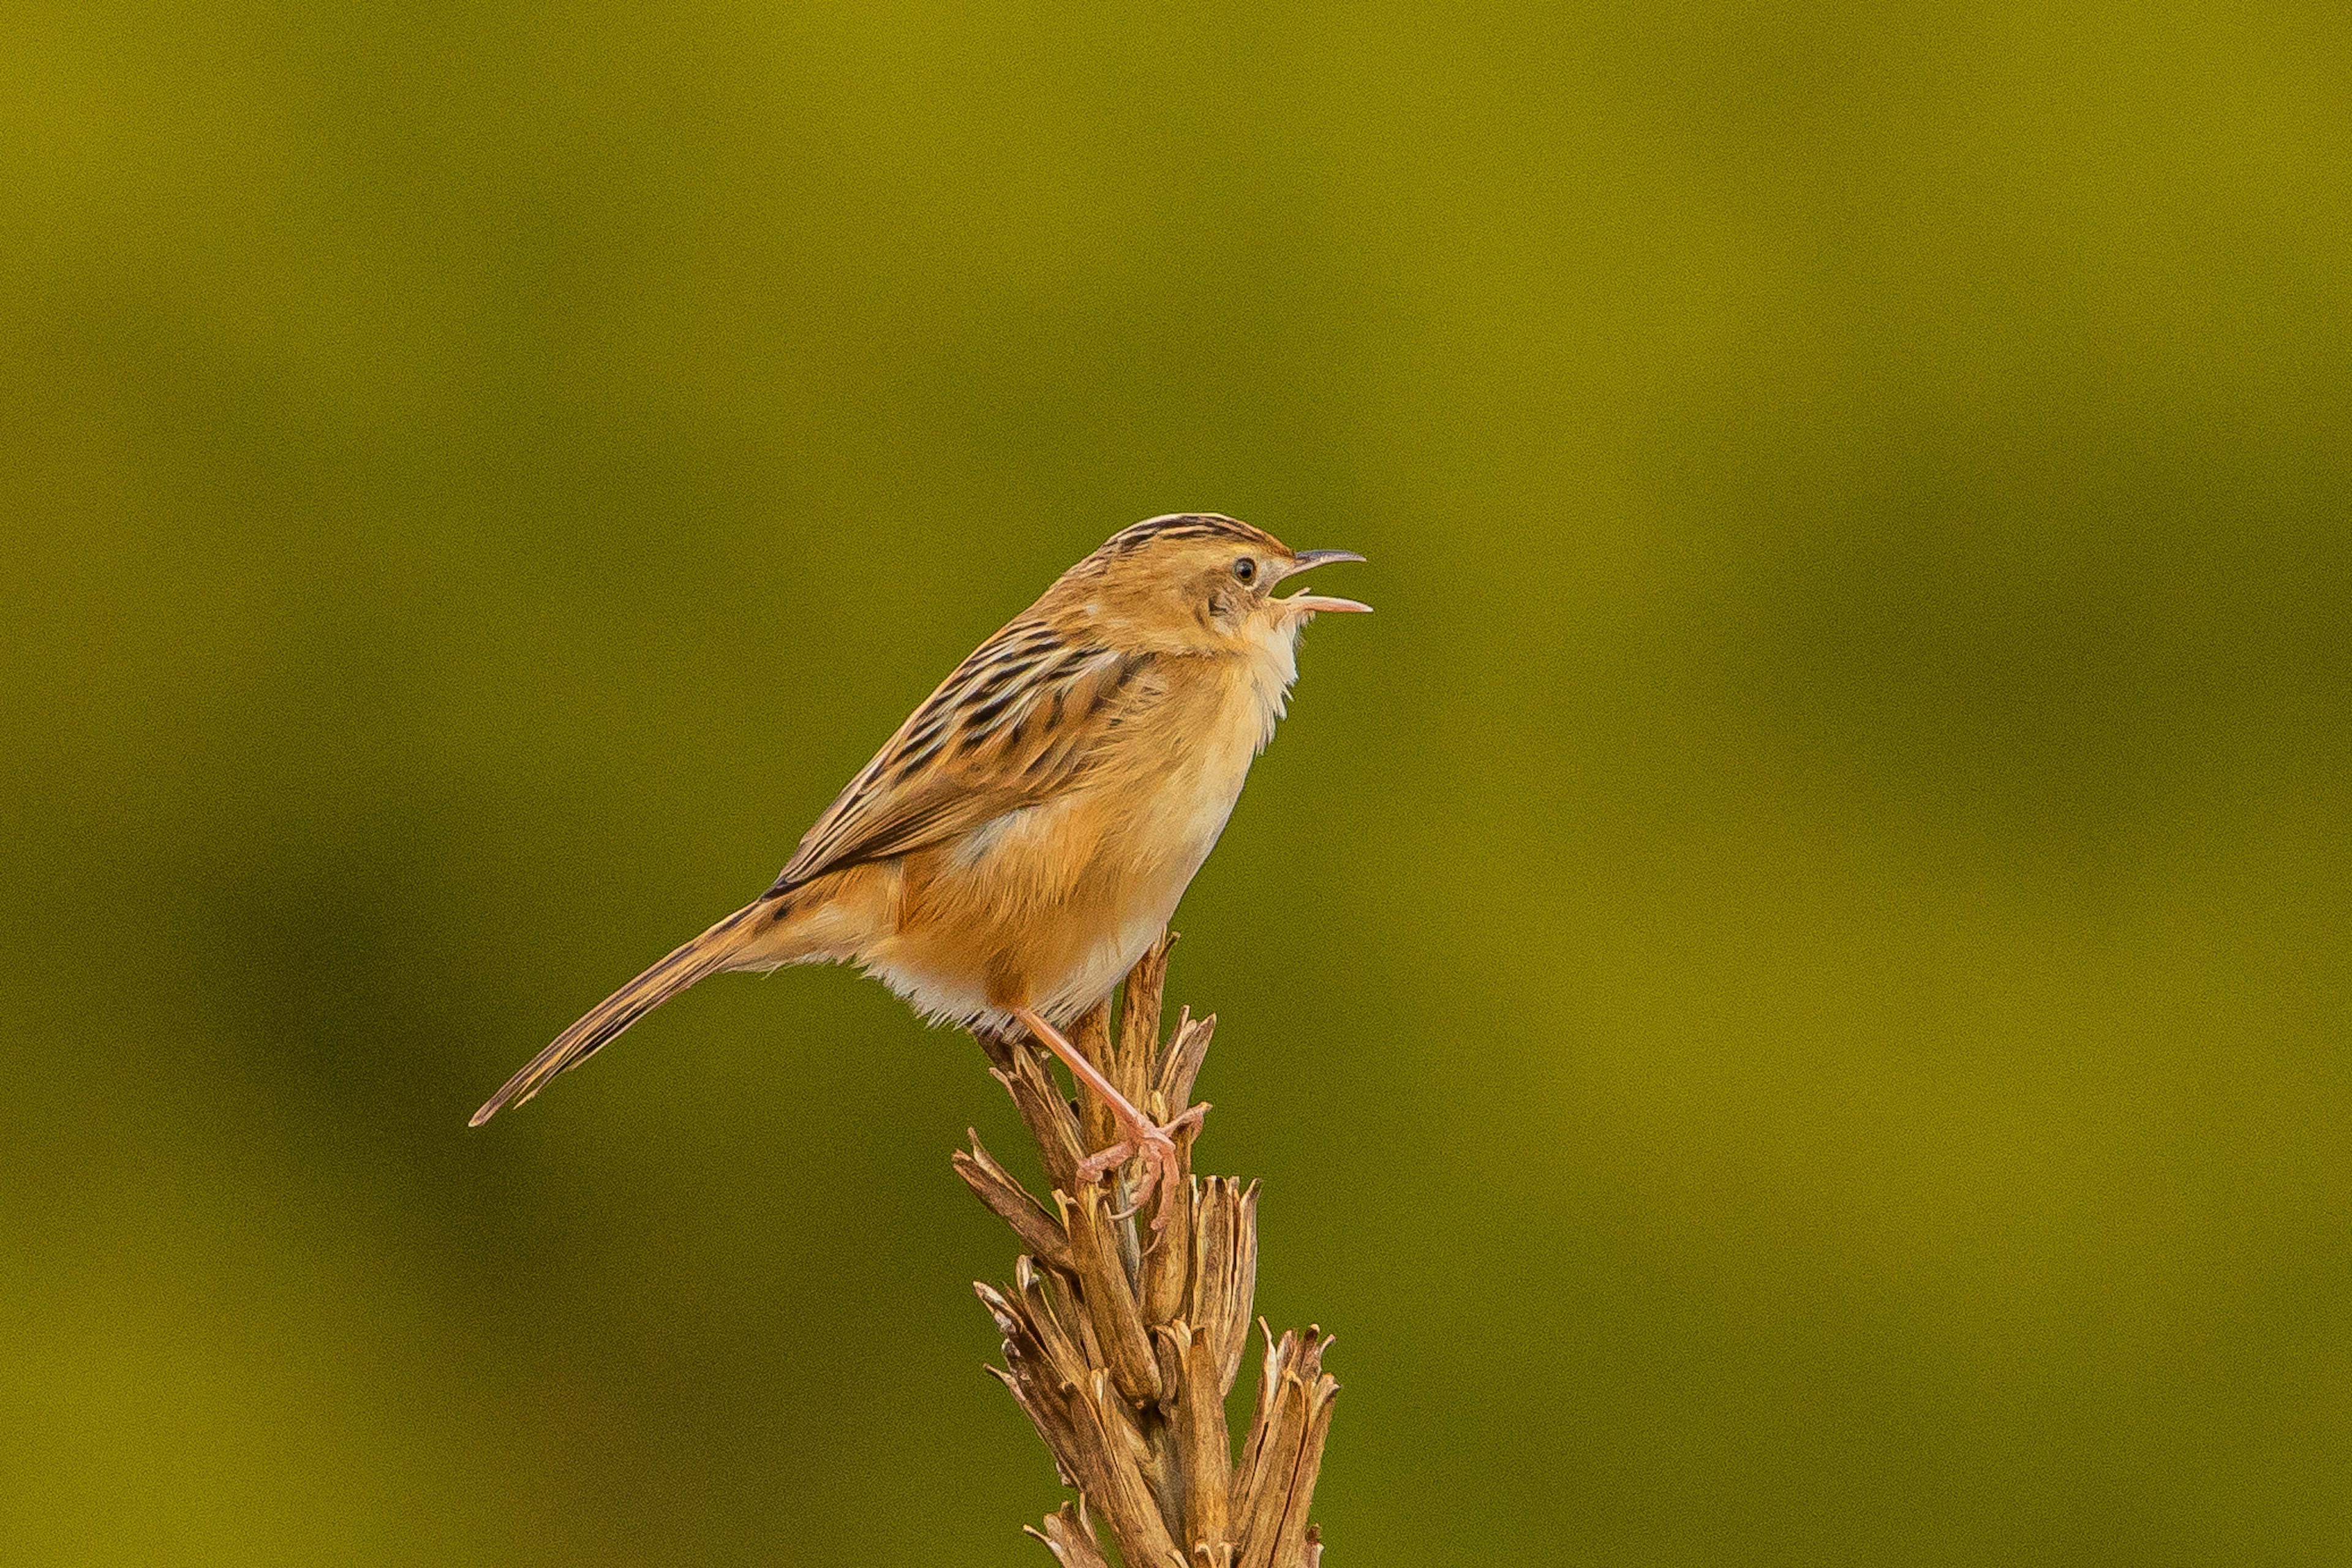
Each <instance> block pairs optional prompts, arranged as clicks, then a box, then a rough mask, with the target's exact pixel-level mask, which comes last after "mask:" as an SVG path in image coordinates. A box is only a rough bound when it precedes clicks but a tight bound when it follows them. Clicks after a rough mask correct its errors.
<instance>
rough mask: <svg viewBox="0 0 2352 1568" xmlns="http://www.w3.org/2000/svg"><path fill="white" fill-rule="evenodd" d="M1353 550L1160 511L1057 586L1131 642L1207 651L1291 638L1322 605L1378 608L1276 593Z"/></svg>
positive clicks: (1348, 557) (1069, 603)
mask: <svg viewBox="0 0 2352 1568" xmlns="http://www.w3.org/2000/svg"><path fill="white" fill-rule="evenodd" d="M1362 559H1363V557H1362V556H1360V555H1358V554H1356V553H1355V552H1353V551H1349V550H1293V549H1291V548H1290V547H1289V546H1288V545H1286V544H1285V543H1283V542H1282V541H1280V540H1279V539H1276V537H1275V536H1274V535H1272V534H1270V533H1268V532H1266V531H1265V530H1264V529H1258V528H1252V527H1251V526H1250V525H1249V524H1248V523H1245V522H1240V521H1235V520H1234V519H1233V518H1230V517H1219V516H1216V515H1214V514H1213V513H1206V512H1183V513H1177V514H1174V515H1171V516H1168V517H1155V518H1151V519H1150V520H1149V521H1143V522H1139V523H1137V524H1136V525H1135V526H1134V527H1132V528H1128V529H1122V530H1121V531H1119V532H1118V533H1116V534H1114V535H1112V536H1111V538H1110V540H1109V541H1108V542H1106V543H1105V544H1104V545H1103V547H1102V548H1101V549H1100V550H1097V551H1096V552H1094V553H1093V554H1092V555H1089V556H1087V558H1086V559H1085V560H1084V561H1081V562H1080V563H1078V564H1077V565H1076V566H1074V567H1072V568H1071V569H1070V571H1069V572H1068V573H1067V574H1066V575H1065V576H1064V577H1063V579H1062V581H1061V582H1060V583H1058V584H1055V596H1057V597H1059V596H1061V595H1065V594H1066V595H1068V598H1067V599H1066V601H1065V603H1066V607H1068V608H1071V609H1078V610H1081V611H1082V612H1084V613H1087V614H1089V616H1090V618H1094V619H1096V620H1097V624H1098V625H1099V626H1102V627H1103V629H1104V630H1106V631H1108V632H1109V633H1110V634H1111V636H1112V637H1114V638H1115V639H1116V640H1118V641H1119V642H1121V643H1123V644H1126V645H1127V646H1131V647H1165V648H1168V649H1170V650H1171V651H1191V652H1205V651H1215V650H1218V649H1220V648H1228V647H1230V648H1233V649H1242V648H1246V647H1251V646H1253V645H1263V644H1265V643H1269V642H1274V641H1276V640H1279V641H1280V642H1282V643H1284V644H1287V643H1288V642H1289V641H1290V640H1291V639H1292V638H1294V637H1297V634H1298V630H1299V628H1300V627H1301V626H1305V625H1306V624H1307V622H1308V621H1309V620H1311V619H1313V618H1314V616H1315V615H1316V613H1317V612H1318V611H1322V610H1328V611H1334V612H1339V611H1348V612H1353V613H1357V614H1368V613H1370V609H1371V606H1370V605H1360V604H1358V603H1357V602H1356V601H1355V600H1353V599H1335V598H1330V597H1327V596H1326V595H1320V594H1307V593H1294V594H1290V595H1276V593H1275V588H1276V585H1277V584H1281V583H1283V582H1285V581H1286V580H1288V579H1289V578H1292V577H1295V576H1297V574H1299V573H1301V572H1305V571H1307V570H1308V569H1310V568H1312V567H1316V566H1322V565H1326V564H1328V563H1331V562H1334V561H1361V560H1362Z"/></svg>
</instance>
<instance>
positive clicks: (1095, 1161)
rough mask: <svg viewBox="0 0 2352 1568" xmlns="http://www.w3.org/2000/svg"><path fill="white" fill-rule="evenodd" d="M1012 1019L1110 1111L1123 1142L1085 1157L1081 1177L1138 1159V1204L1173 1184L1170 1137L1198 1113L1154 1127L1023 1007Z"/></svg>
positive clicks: (1096, 1176)
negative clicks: (1170, 1181) (1168, 1181)
mask: <svg viewBox="0 0 2352 1568" xmlns="http://www.w3.org/2000/svg"><path fill="white" fill-rule="evenodd" d="M1013 1016H1014V1017H1016V1018H1018V1019H1020V1020H1021V1022H1022V1023H1023V1024H1024V1025H1025V1026H1027V1027H1028V1030H1029V1032H1030V1033H1031V1034H1033V1035H1034V1036H1036V1037H1037V1038H1038V1039H1039V1040H1040V1041H1042V1042H1043V1043H1044V1044H1045V1047H1046V1048H1047V1049H1049V1050H1051V1051H1052V1052H1053V1053H1054V1054H1055V1056H1057V1057H1059V1058H1062V1060H1063V1062H1064V1063H1065V1064H1066V1065H1067V1066H1068V1068H1069V1069H1070V1072H1071V1074H1072V1076H1074V1077H1075V1078H1076V1079H1077V1080H1078V1081H1079V1082H1080V1083H1082V1084H1084V1085H1085V1086H1086V1087H1087V1088H1088V1089H1093V1090H1094V1091H1095V1093H1096V1094H1097V1095H1098V1096H1100V1097H1101V1099H1102V1102H1103V1103H1104V1104H1105V1105H1108V1106H1109V1107H1110V1113H1111V1116H1112V1118H1113V1119H1114V1120H1115V1121H1117V1123H1118V1136H1119V1137H1120V1139H1121V1140H1123V1142H1117V1143H1114V1144H1112V1145H1111V1146H1110V1147H1109V1148H1108V1149H1105V1150H1104V1151H1103V1152H1101V1153H1099V1154H1090V1155H1088V1156H1087V1159H1086V1161H1085V1162H1084V1163H1081V1164H1080V1165H1079V1166H1078V1174H1079V1176H1080V1177H1081V1178H1083V1179H1084V1180H1087V1181H1090V1182H1091V1181H1100V1180H1102V1179H1103V1178H1104V1177H1106V1176H1108V1174H1109V1173H1111V1172H1113V1171H1115V1170H1117V1169H1118V1167H1119V1166H1121V1165H1123V1164H1125V1163H1127V1162H1128V1161H1129V1160H1131V1159H1133V1158H1135V1157H1137V1156H1138V1155H1140V1156H1141V1157H1142V1159H1143V1183H1142V1185H1140V1186H1139V1187H1138V1188H1137V1189H1136V1193H1135V1201H1136V1202H1137V1203H1138V1204H1143V1203H1147V1202H1149V1201H1150V1198H1151V1194H1153V1193H1154V1192H1155V1191H1157V1190H1158V1189H1159V1187H1160V1181H1161V1179H1162V1178H1163V1177H1168V1178H1171V1179H1172V1176H1173V1173H1174V1171H1175V1168H1176V1141H1175V1140H1174V1139H1173V1138H1171V1136H1170V1135H1169V1134H1170V1133H1171V1131H1174V1130H1175V1129H1176V1128H1178V1127H1180V1126H1181V1125H1183V1123H1184V1122H1185V1121H1187V1120H1192V1121H1197V1120H1198V1119H1199V1117H1200V1110H1188V1111H1186V1112H1185V1113H1184V1114H1183V1115H1182V1116H1180V1117H1178V1118H1177V1119H1176V1120H1175V1121H1171V1122H1170V1123H1169V1124H1168V1125H1167V1126H1166V1127H1158V1126H1154V1125H1153V1124H1152V1121H1151V1119H1150V1117H1148V1116H1146V1115H1144V1114H1143V1112H1141V1111H1140V1110H1137V1109H1136V1108H1135V1107H1134V1106H1133V1105H1132V1104H1130V1103H1129V1100H1128V1098H1127V1096H1125V1095H1123V1094H1121V1093H1119V1091H1118V1088H1117V1087H1116V1086H1114V1085H1113V1084H1112V1083H1111V1081H1110V1079H1107V1078H1105V1077H1104V1076H1103V1074H1102V1069H1101V1068H1097V1066H1095V1064H1094V1063H1092V1062H1090V1061H1088V1060H1087V1055H1086V1053H1085V1052H1084V1051H1081V1050H1080V1049H1078V1047H1076V1046H1074V1045H1072V1044H1070V1042H1069V1041H1068V1040H1066V1039H1065V1038H1064V1037H1063V1036H1062V1031H1060V1030H1059V1029H1056V1028H1055V1027H1054V1026H1053V1025H1051V1024H1048V1023H1047V1022H1045V1019H1043V1018H1041V1017H1039V1016H1037V1015H1036V1014H1035V1013H1034V1011H1032V1010H1031V1009H1029V1008H1027V1007H1015V1008H1013ZM1160 1218H1161V1216H1160V1214H1159V1213H1157V1212H1155V1213H1154V1215H1153V1216H1152V1221H1151V1228H1152V1229H1154V1230H1158V1229H1159V1228H1160Z"/></svg>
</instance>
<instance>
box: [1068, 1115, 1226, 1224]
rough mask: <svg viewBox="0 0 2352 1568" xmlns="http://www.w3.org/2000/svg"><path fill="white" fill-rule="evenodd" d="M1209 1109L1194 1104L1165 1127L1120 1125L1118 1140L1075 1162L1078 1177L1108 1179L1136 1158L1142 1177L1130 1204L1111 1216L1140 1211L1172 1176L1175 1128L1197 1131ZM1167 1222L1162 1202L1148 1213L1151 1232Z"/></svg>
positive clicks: (1163, 1189)
mask: <svg viewBox="0 0 2352 1568" xmlns="http://www.w3.org/2000/svg"><path fill="white" fill-rule="evenodd" d="M1208 1111H1209V1108H1208V1107H1207V1106H1205V1105H1196V1106H1194V1107H1192V1109H1191V1110H1187V1111H1186V1112H1184V1114H1183V1115H1181V1116H1180V1117H1178V1118H1176V1120H1175V1121H1171V1122H1170V1123H1169V1124H1168V1125H1167V1126H1165V1127H1154V1126H1153V1125H1152V1124H1151V1123H1150V1122H1149V1121H1138V1122H1137V1123H1136V1124H1135V1125H1134V1126H1132V1127H1122V1128H1120V1129H1119V1134H1120V1141H1119V1142H1117V1143H1114V1144H1112V1145H1111V1146H1110V1147H1109V1148H1108V1149H1105V1150H1103V1151H1101V1152H1099V1153H1094V1154H1089V1155H1087V1157H1086V1158H1085V1159H1084V1160H1081V1161H1080V1162H1079V1163H1078V1179H1079V1180H1081V1181H1087V1182H1099V1181H1105V1180H1108V1178H1109V1176H1110V1174H1111V1173H1112V1172H1114V1171H1117V1170H1118V1168H1119V1167H1120V1166H1121V1165H1124V1164H1126V1163H1128V1162H1129V1160H1132V1159H1137V1158H1140V1159H1141V1160H1142V1162H1143V1174H1142V1179H1141V1180H1139V1182H1137V1183H1136V1185H1135V1190H1134V1191H1133V1193H1132V1194H1129V1196H1130V1198H1131V1199H1132V1206H1130V1207H1129V1208H1127V1209H1124V1210H1122V1211H1120V1212H1119V1213H1118V1214H1116V1215H1113V1216H1112V1217H1113V1218H1115V1219H1129V1218H1132V1217H1133V1216H1134V1215H1139V1214H1141V1213H1142V1212H1143V1210H1144V1208H1145V1206H1146V1205H1150V1203H1151V1201H1152V1198H1153V1195H1154V1194H1163V1195H1164V1194H1165V1193H1166V1191H1167V1185H1168V1183H1169V1182H1171V1181H1172V1180H1173V1178H1174V1174H1175V1171H1176V1139H1175V1136H1174V1135H1175V1133H1176V1131H1177V1130H1178V1129H1179V1128H1182V1127H1191V1128H1193V1129H1195V1130H1196V1131H1197V1130H1198V1129H1199V1127H1200V1125H1201V1119H1202V1117H1204V1116H1206V1115H1207V1114H1208ZM1167 1224H1168V1214H1167V1209H1166V1207H1165V1205H1160V1206H1158V1207H1157V1208H1155V1210H1154V1212H1153V1214H1152V1216H1151V1228H1152V1231H1153V1232H1154V1234H1157V1233H1158V1232H1160V1231H1161V1230H1163V1229H1165V1228H1166V1227H1167Z"/></svg>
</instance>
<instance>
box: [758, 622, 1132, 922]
mask: <svg viewBox="0 0 2352 1568" xmlns="http://www.w3.org/2000/svg"><path fill="white" fill-rule="evenodd" d="M1151 664H1152V656H1151V655H1150V654H1148V653H1147V654H1121V653H1119V652H1118V651H1116V650H1114V649H1112V648H1108V647H1102V646H1101V645H1099V644H1097V643H1090V642H1087V641H1085V640H1084V639H1083V638H1074V637H1070V636H1067V635H1066V634H1065V633H1063V632H1061V631H1059V630H1057V629H1056V628H1055V627H1054V626H1050V625H1047V624H1046V623H1045V622H1043V621H1031V620H1020V621H1015V622H1013V624H1012V625H1011V626H1006V627H1005V628H1004V629H1003V631H1001V632H998V633H997V634H996V635H995V636H994V637H991V638H989V639H988V640H987V641H986V642H984V643H982V644H981V645H980V647H978V648H976V649H975V650H973V652H972V655H971V658H967V659H965V660H964V661H963V663H961V665H959V666H957V667H956V671H955V673H954V674H953V675H950V676H949V677H948V678H947V679H945V680H944V681H941V682H940V689H938V690H937V691H934V692H932V693H931V695H930V698H929V700H927V701H926V702H924V704H923V705H922V706H921V707H920V708H918V709H916V710H915V711H914V714H913V716H912V717H910V718H909V719H908V721H906V722H905V723H904V724H902V725H900V726H899V727H898V733H897V734H896V735H893V736H891V737H890V742H889V743H888V744H887V745H886V746H884V747H883V748H882V750H881V751H880V752H877V753H876V754H875V757H874V760H873V761H872V762H870V763H866V766H865V768H864V770H863V771H861V772H860V773H858V775H857V776H856V778H854V779H852V780H851V781H850V782H849V787H848V788H846V789H845V790H843V791H842V792H841V795H840V797H839V798H838V799H836V800H835V802H834V803H833V805H830V806H828V807H827V808H826V809H825V813H824V816H821V817H819V818H818V819H817V822H816V826H814V827H812V828H810V829H809V830H808V835H807V837H804V838H803V839H802V840H801V846H800V849H799V851H798V852H797V853H796V854H794V855H793V858H792V863H791V864H790V865H788V866H786V867H785V868H784V870H783V875H782V876H781V877H779V878H777V879H776V885H775V887H774V888H773V889H771V891H772V892H783V891H787V890H789V889H793V888H795V887H798V886H799V885H800V884H802V883H803V882H807V881H810V880H813V879H815V878H818V877H822V876H824V874H825V873H826V872H828V871H838V870H842V869H844V868H847V867H850V866H856V865H858V864H861V863H862V862H865V861H868V860H880V859H885V858H888V857H890V856H893V855H906V854H910V853H912V852H913V851H915V850H918V849H921V848H925V847H929V846H931V845H934V844H938V843H940V842H942V841H943V840H946V839H948V838H951V837H955V836H956V835H957V834H960V833H966V832H970V831H971V829H973V828H975V827H978V826H980V825H981V824H982V823H983V822H986V821H988V820H989V819H990V818H991V817H993V816H1000V815H1002V814H1003V813H1004V812H1007V811H1013V810H1016V809H1018V808H1020V807H1022V806H1026V805H1041V804H1043V803H1044V802H1045V801H1049V800H1052V799H1053V798H1055V796H1056V795H1062V794H1064V793H1065V792H1066V791H1068V790H1070V789H1071V788H1073V787H1075V786H1076V784H1078V783H1079V782H1080V781H1081V780H1082V779H1084V778H1085V776H1086V774H1087V770H1088V769H1089V768H1090V767H1091V766H1092V765H1093V764H1094V763H1096V762H1097V761H1098V760H1100V758H1101V756H1102V753H1103V752H1104V749H1105V747H1106V746H1107V744H1108V742H1110V740H1111V738H1112V737H1113V735H1114V734H1115V732H1116V731H1118V728H1119V726H1120V724H1121V723H1122V721H1124V720H1125V718H1126V717H1127V716H1128V715H1129V714H1130V713H1131V712H1132V711H1133V710H1134V709H1135V708H1136V706H1137V705H1138V704H1139V703H1140V702H1144V701H1148V700H1150V698H1151V697H1152V696H1153V695H1154V694H1155V692H1156V691H1157V689H1158V682H1157V681H1156V680H1154V679H1152V678H1151V676H1150V666H1151Z"/></svg>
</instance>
